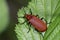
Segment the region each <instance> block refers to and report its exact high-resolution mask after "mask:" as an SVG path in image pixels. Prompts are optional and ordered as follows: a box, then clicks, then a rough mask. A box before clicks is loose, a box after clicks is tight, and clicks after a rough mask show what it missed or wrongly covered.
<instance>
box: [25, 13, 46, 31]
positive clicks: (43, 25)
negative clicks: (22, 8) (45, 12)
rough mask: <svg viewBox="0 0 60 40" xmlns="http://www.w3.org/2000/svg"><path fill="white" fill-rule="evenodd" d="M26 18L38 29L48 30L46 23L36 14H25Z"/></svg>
mask: <svg viewBox="0 0 60 40" xmlns="http://www.w3.org/2000/svg"><path fill="white" fill-rule="evenodd" d="M25 18H26V19H27V20H28V21H29V22H30V23H31V24H32V25H33V27H34V28H35V29H36V30H38V31H40V32H44V31H46V30H47V25H46V23H45V22H44V21H42V20H41V19H39V18H38V17H36V16H35V15H31V14H25Z"/></svg>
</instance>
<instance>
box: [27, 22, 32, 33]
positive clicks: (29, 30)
mask: <svg viewBox="0 0 60 40" xmlns="http://www.w3.org/2000/svg"><path fill="white" fill-rule="evenodd" d="M27 24H28V25H29V30H28V32H27V33H29V31H30V30H31V28H30V27H31V24H30V22H28V23H27Z"/></svg>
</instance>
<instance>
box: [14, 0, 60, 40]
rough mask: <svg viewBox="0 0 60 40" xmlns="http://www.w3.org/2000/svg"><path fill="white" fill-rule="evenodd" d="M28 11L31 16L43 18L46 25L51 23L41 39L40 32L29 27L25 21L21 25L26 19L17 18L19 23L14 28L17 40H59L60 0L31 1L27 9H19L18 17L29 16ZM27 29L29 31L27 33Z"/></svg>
mask: <svg viewBox="0 0 60 40" xmlns="http://www.w3.org/2000/svg"><path fill="white" fill-rule="evenodd" d="M30 9H31V11H32V14H33V15H38V16H39V18H42V17H43V18H44V19H46V21H47V22H48V23H49V22H51V23H50V24H47V27H48V28H47V31H46V32H45V33H42V34H44V35H43V37H42V34H40V33H41V32H40V33H39V32H37V31H36V30H35V29H34V28H33V27H32V26H29V25H28V24H27V21H26V22H25V23H24V24H21V23H23V22H24V21H25V20H26V19H24V18H18V22H19V23H18V24H16V27H15V32H16V33H17V38H18V40H60V0H31V2H29V4H28V6H27V7H23V8H21V9H19V12H18V17H23V16H24V14H25V13H27V14H30ZM24 11H25V12H24ZM29 27H30V28H31V30H30V31H29V33H27V32H28V30H29ZM35 32H36V33H35ZM28 35H29V36H28ZM35 38H36V39H35Z"/></svg>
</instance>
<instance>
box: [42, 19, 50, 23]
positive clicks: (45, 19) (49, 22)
mask: <svg viewBox="0 0 60 40" xmlns="http://www.w3.org/2000/svg"><path fill="white" fill-rule="evenodd" d="M43 19H44V18H41V20H43ZM44 20H45V22H46V24H50V23H51V22H49V23H48V22H47V20H46V19H44Z"/></svg>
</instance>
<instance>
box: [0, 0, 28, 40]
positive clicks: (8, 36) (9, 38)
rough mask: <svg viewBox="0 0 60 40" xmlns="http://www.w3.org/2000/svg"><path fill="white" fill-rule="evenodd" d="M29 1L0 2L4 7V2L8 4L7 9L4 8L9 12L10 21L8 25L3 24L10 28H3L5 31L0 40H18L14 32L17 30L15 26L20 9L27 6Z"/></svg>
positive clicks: (11, 0)
mask: <svg viewBox="0 0 60 40" xmlns="http://www.w3.org/2000/svg"><path fill="white" fill-rule="evenodd" d="M28 1H29V0H2V1H1V0H0V6H1V5H4V4H2V2H4V3H6V5H4V6H6V8H5V7H4V8H5V10H8V19H9V21H7V22H6V23H4V22H3V23H4V25H6V26H8V27H5V26H3V28H4V27H5V30H2V33H1V34H0V40H17V38H16V36H15V32H14V31H13V30H14V29H15V28H14V27H15V24H16V23H17V15H16V14H17V11H18V9H19V8H22V7H23V6H27V4H28ZM7 8H8V9H7ZM3 10H4V9H3ZM0 14H1V13H0ZM5 19H6V18H5ZM3 21H4V20H3ZM0 23H1V22H0Z"/></svg>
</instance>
